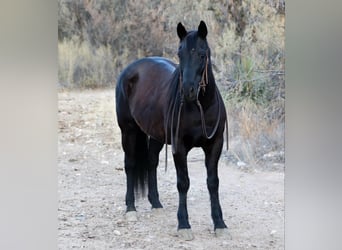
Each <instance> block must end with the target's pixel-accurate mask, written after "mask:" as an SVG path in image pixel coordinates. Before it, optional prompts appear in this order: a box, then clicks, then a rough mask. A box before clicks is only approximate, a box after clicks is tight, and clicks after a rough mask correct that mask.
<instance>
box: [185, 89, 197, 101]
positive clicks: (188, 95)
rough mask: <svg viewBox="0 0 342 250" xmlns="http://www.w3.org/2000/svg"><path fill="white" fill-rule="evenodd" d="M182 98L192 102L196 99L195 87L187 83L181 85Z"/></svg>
mask: <svg viewBox="0 0 342 250" xmlns="http://www.w3.org/2000/svg"><path fill="white" fill-rule="evenodd" d="M183 93H184V99H185V101H187V102H193V101H195V100H196V99H197V89H196V88H195V87H194V86H192V85H189V86H187V87H185V86H184V87H183Z"/></svg>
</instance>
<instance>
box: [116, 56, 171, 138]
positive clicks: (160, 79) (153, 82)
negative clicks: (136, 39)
mask: <svg viewBox="0 0 342 250" xmlns="http://www.w3.org/2000/svg"><path fill="white" fill-rule="evenodd" d="M175 68H176V65H175V64H174V63H173V62H171V61H170V60H168V59H166V58H162V57H147V58H142V59H139V60H137V61H135V62H133V63H131V64H130V65H128V66H127V68H125V69H124V71H123V72H122V73H121V75H120V77H119V80H118V83H117V86H116V108H117V115H118V122H119V126H120V127H124V126H127V125H128V124H127V122H128V121H130V122H131V123H135V124H137V125H138V126H139V127H140V129H141V130H142V131H144V132H145V133H146V134H148V135H150V136H152V137H153V138H155V139H157V140H159V141H161V142H163V140H164V137H165V135H164V133H165V132H164V121H165V113H166V109H167V107H168V106H167V103H168V101H167V100H168V99H169V97H170V91H171V89H172V88H171V86H170V83H171V82H170V78H171V76H172V74H173V72H174V70H175Z"/></svg>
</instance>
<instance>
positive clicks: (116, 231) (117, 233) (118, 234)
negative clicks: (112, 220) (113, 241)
mask: <svg viewBox="0 0 342 250" xmlns="http://www.w3.org/2000/svg"><path fill="white" fill-rule="evenodd" d="M113 233H114V234H115V235H117V236H120V235H121V233H120V231H119V230H114V231H113Z"/></svg>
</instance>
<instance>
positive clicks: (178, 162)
mask: <svg viewBox="0 0 342 250" xmlns="http://www.w3.org/2000/svg"><path fill="white" fill-rule="evenodd" d="M179 151H180V152H177V153H176V154H174V155H173V159H174V162H175V167H176V172H177V190H178V195H179V203H178V212H177V219H178V233H179V235H180V237H182V238H183V239H185V240H192V239H193V238H194V237H193V234H192V232H191V226H190V224H189V216H188V208H187V193H188V190H189V187H190V180H189V175H188V166H187V162H186V158H187V153H186V152H185V150H179Z"/></svg>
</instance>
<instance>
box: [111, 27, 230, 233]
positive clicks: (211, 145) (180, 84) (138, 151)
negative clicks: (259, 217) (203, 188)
mask: <svg viewBox="0 0 342 250" xmlns="http://www.w3.org/2000/svg"><path fill="white" fill-rule="evenodd" d="M207 33H208V31H207V27H206V24H205V23H204V22H203V21H201V22H200V24H199V26H198V30H197V31H190V32H187V31H186V29H185V28H184V26H183V25H182V24H181V23H179V24H178V26H177V34H178V37H179V38H180V44H179V49H178V56H179V62H180V63H179V65H176V64H174V63H173V62H171V61H169V60H168V59H166V58H162V57H148V58H143V59H140V60H137V61H135V62H133V63H132V64H130V65H129V66H128V67H127V68H126V69H125V70H124V71H123V72H122V73H121V75H120V77H119V79H118V82H117V85H116V112H117V120H118V123H119V126H120V128H121V133H122V147H123V150H124V152H125V173H126V177H127V193H126V206H127V210H126V212H127V214H128V213H129V212H131V211H136V208H135V203H134V187H136V188H138V187H141V188H142V189H144V184H145V183H146V179H147V184H148V200H149V201H150V203H151V204H152V208H162V205H161V203H160V201H159V194H158V190H157V176H156V168H157V165H158V161H159V153H160V151H161V149H162V147H163V145H164V144H166V145H167V144H171V146H172V153H173V159H174V163H175V167H176V172H177V189H178V193H179V207H178V213H177V216H178V231H179V232H186V233H185V234H183V235H185V236H184V237H185V238H186V239H192V237H193V236H192V234H191V231H190V224H189V220H188V211H187V192H188V189H189V185H190V183H189V176H188V167H187V154H188V152H189V151H190V150H191V149H192V148H193V147H201V148H202V149H203V151H204V154H205V166H206V169H207V186H208V190H209V193H210V201H211V216H212V219H213V222H214V229H215V232H218V231H220V232H221V231H224V230H222V229H226V228H227V226H226V224H225V223H224V221H223V218H222V211H221V206H220V203H219V192H218V187H219V178H218V174H217V164H218V160H219V157H220V155H221V151H222V146H223V133H224V128H225V123H226V121H227V118H226V110H225V106H224V103H223V100H222V97H221V95H220V93H219V90H218V88H217V86H216V84H215V79H214V75H213V71H212V66H211V60H210V48H209V46H208V43H207V39H206V37H207ZM226 124H227V123H226ZM227 144H228V141H227ZM166 152H167V149H166ZM183 229H187V230H183Z"/></svg>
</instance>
